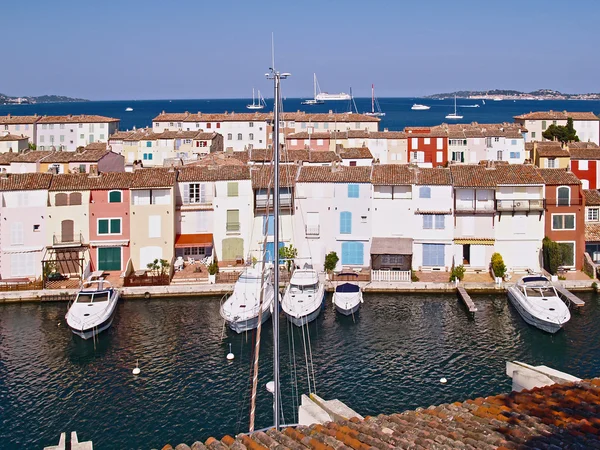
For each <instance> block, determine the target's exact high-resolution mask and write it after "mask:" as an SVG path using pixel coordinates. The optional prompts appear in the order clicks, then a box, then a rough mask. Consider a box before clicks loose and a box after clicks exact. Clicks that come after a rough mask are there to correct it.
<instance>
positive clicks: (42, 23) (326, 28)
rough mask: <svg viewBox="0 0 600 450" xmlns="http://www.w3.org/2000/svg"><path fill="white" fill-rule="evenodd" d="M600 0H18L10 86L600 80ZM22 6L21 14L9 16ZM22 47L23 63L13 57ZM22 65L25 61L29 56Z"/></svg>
mask: <svg viewBox="0 0 600 450" xmlns="http://www.w3.org/2000/svg"><path fill="white" fill-rule="evenodd" d="M599 13H600V2H598V1H596V0H578V1H576V2H567V1H565V0H560V1H554V0H550V1H548V0H546V1H538V0H526V1H523V0H522V1H513V0H504V1H502V2H499V1H485V0H479V1H468V0H454V1H448V0H446V1H438V0H421V1H408V0H403V1H399V0H394V1H377V0H371V1H368V2H367V1H357V0H344V1H334V0H320V1H319V0H305V1H302V2H284V1H270V0H265V1H246V0H243V1H241V0H240V1H231V0H220V1H205V0H195V1H187V0H183V1H162V2H158V1H154V0H145V1H138V0H122V1H120V2H117V1H113V0H106V1H102V2H100V1H97V0H96V1H94V0H91V1H89V2H88V1H86V2H82V1H80V0H78V1H71V0H64V1H60V2H48V1H46V0H30V1H20V2H17V1H11V2H7V4H6V5H3V7H2V16H3V17H4V19H3V21H2V34H3V36H4V45H3V64H2V66H3V68H2V70H0V92H2V93H5V94H9V95H41V94H59V95H68V96H73V97H83V98H88V99H92V100H109V99H177V98H239V97H248V96H250V94H251V90H252V88H253V87H255V88H258V89H261V90H263V92H268V93H269V94H270V84H269V83H267V81H266V80H265V79H264V73H265V72H266V71H267V70H268V68H269V66H270V58H271V55H270V54H271V52H270V45H271V43H270V40H271V32H274V34H275V51H276V65H277V67H278V68H279V69H280V70H283V71H287V72H291V73H292V74H293V77H292V78H290V79H289V80H287V81H286V82H285V87H284V95H286V96H289V97H309V96H311V94H312V73H313V72H316V73H317V77H318V79H319V84H320V86H321V88H322V89H323V90H326V91H329V92H338V91H346V92H347V91H348V89H349V87H350V86H351V87H352V89H353V92H354V95H355V96H369V95H370V86H371V83H375V86H376V91H377V94H378V96H379V97H384V96H418V95H424V94H433V93H437V92H448V91H454V90H460V89H472V90H475V89H493V88H501V89H518V90H534V89H538V88H550V89H557V90H560V91H563V92H573V93H574V92H599V91H600V86H599V85H598V83H597V80H598V73H599V69H600V58H599V57H598V51H597V42H598V40H597V35H596V30H597V23H598V17H600V16H599ZM7 18H10V20H6V19H7ZM8 61H10V64H8ZM19 68H20V69H19Z"/></svg>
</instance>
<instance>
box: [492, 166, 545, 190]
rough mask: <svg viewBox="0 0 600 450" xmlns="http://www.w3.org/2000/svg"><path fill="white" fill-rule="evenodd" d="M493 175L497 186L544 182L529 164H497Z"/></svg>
mask: <svg viewBox="0 0 600 450" xmlns="http://www.w3.org/2000/svg"><path fill="white" fill-rule="evenodd" d="M494 176H495V177H496V183H497V184H498V185H499V186H501V185H508V186H510V185H519V184H526V185H533V184H535V185H537V184H544V179H543V178H542V176H541V175H540V173H539V172H538V171H537V169H536V168H535V167H534V166H532V165H531V164H503V165H497V166H496V169H495V171H494Z"/></svg>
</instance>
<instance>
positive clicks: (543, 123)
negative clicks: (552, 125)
mask: <svg viewBox="0 0 600 450" xmlns="http://www.w3.org/2000/svg"><path fill="white" fill-rule="evenodd" d="M546 128H547V127H546V121H545V120H542V130H545V129H546Z"/></svg>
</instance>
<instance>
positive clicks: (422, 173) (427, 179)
mask: <svg viewBox="0 0 600 450" xmlns="http://www.w3.org/2000/svg"><path fill="white" fill-rule="evenodd" d="M416 172H417V182H416V183H415V184H421V185H432V186H433V185H451V184H452V179H451V177H450V170H449V169H446V168H442V167H439V168H435V169H430V168H427V169H424V168H419V169H418V170H417V171H416Z"/></svg>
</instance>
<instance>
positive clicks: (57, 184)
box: [50, 172, 133, 191]
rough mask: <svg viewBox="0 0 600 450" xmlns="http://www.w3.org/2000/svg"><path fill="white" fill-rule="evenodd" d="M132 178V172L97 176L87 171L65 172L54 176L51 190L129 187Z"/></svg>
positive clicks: (108, 173) (104, 173) (105, 173)
mask: <svg viewBox="0 0 600 450" xmlns="http://www.w3.org/2000/svg"><path fill="white" fill-rule="evenodd" d="M132 180H133V173H131V172H103V173H101V174H99V175H97V176H93V175H90V174H87V173H65V174H59V175H54V176H53V177H52V183H51V185H50V191H90V190H107V189H129V187H130V186H131V182H132Z"/></svg>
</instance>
